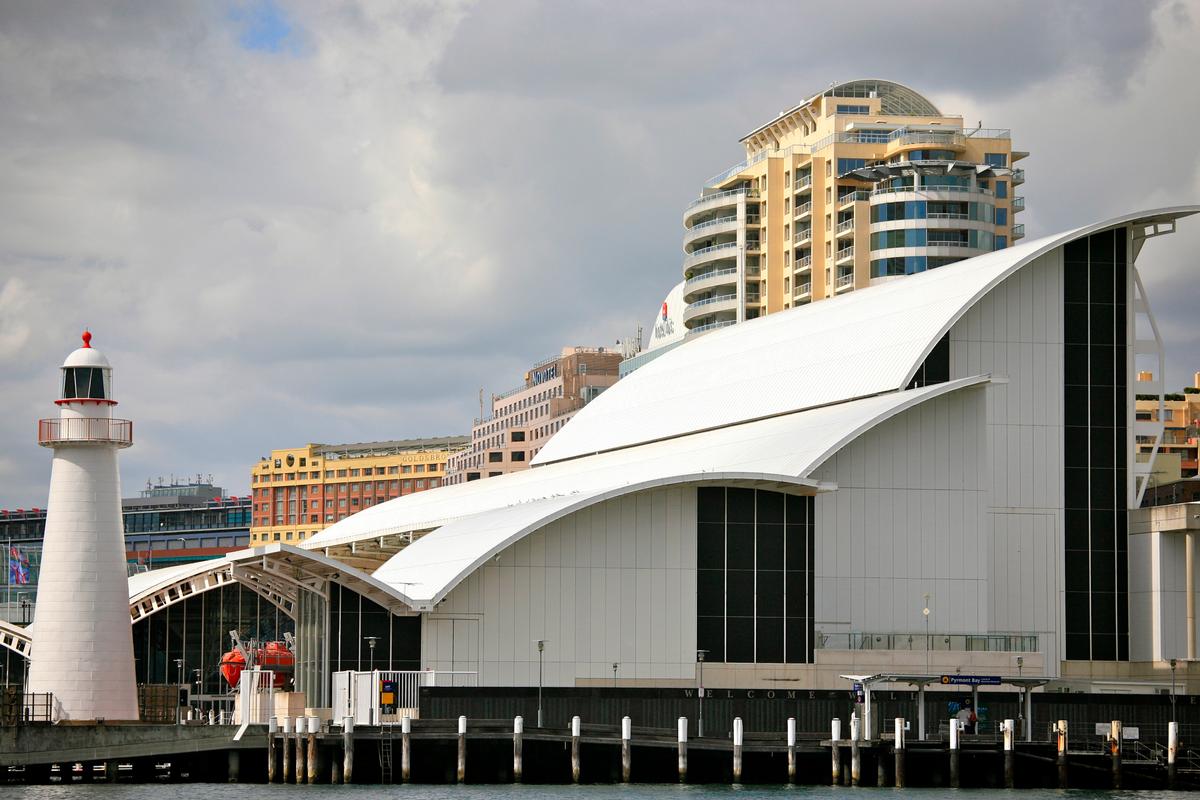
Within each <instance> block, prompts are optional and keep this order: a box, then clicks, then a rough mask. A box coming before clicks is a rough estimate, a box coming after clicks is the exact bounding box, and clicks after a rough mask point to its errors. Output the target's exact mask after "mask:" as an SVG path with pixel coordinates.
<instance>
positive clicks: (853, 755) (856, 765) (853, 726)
mask: <svg viewBox="0 0 1200 800" xmlns="http://www.w3.org/2000/svg"><path fill="white" fill-rule="evenodd" d="M860 725H861V723H860V722H859V720H858V715H857V714H851V715H850V785H851V786H858V781H859V778H860V777H861V767H862V760H861V758H860V756H859V752H858V737H859V728H860Z"/></svg>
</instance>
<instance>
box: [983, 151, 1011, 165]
mask: <svg viewBox="0 0 1200 800" xmlns="http://www.w3.org/2000/svg"><path fill="white" fill-rule="evenodd" d="M983 163H985V164H987V165H988V166H992V167H1007V166H1008V153H984V154H983Z"/></svg>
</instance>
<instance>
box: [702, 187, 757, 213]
mask: <svg viewBox="0 0 1200 800" xmlns="http://www.w3.org/2000/svg"><path fill="white" fill-rule="evenodd" d="M736 195H746V196H747V197H758V190H757V189H747V188H744V187H743V188H741V189H728V190H726V191H724V192H714V193H712V194H706V195H703V196H702V197H697V198H696V199H695V200H693V201H692V202H690V203H688V209H692V208H695V207H696V206H698V205H701V204H702V203H709V202H712V201H714V200H721V199H723V198H733V197H735V196H736Z"/></svg>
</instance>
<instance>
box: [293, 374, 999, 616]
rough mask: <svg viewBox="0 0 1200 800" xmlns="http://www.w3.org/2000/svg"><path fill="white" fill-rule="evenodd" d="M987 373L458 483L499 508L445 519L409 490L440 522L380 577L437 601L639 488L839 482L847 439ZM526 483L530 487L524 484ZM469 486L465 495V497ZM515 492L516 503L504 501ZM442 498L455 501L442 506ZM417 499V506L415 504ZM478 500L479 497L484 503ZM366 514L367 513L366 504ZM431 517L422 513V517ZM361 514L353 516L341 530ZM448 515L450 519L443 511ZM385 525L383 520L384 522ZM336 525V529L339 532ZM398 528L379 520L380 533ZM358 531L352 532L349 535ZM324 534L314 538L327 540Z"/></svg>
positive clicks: (418, 514)
mask: <svg viewBox="0 0 1200 800" xmlns="http://www.w3.org/2000/svg"><path fill="white" fill-rule="evenodd" d="M986 381H987V378H983V377H980V378H970V379H965V380H959V381H952V382H948V383H942V384H935V385H933V386H927V387H923V388H920V389H913V390H910V391H905V392H892V393H890V394H886V395H880V396H878V397H871V398H866V399H863V400H857V401H854V402H851V403H840V404H837V405H831V406H827V407H824V408H818V409H813V410H810V411H804V412H800V413H795V414H787V415H784V416H779V417H773V418H770V419H764V420H759V421H756V422H749V423H745V424H743V425H737V426H732V427H726V428H721V429H719V430H713V431H706V432H703V433H697V434H693V435H691V436H686V437H682V438H679V439H673V440H671V441H666V442H656V443H653V444H647V445H641V446H639V447H634V448H630V449H628V450H622V451H619V452H615V453H605V454H602V455H598V456H593V457H592V458H588V459H584V460H581V461H577V462H570V463H567V464H557V465H550V466H548V467H544V468H542V469H538V470H527V471H526V472H523V473H515V474H510V475H504V476H499V477H496V478H488V479H487V480H483V481H474V482H471V483H468V484H463V485H460V486H455V487H448V488H449V489H457V488H464V489H476V490H477V491H476V493H477V494H483V493H484V492H485V490H486V495H487V497H488V500H489V502H488V503H487V504H488V505H490V506H491V507H490V508H487V509H480V510H477V511H474V513H471V514H467V515H460V516H458V517H456V518H453V519H451V521H449V522H446V523H444V524H442V522H441V521H440V520H436V519H435V518H437V517H439V516H441V515H445V514H450V513H453V509H455V508H456V507H459V506H460V503H458V502H456V501H455V499H454V498H452V497H451V493H450V492H448V491H447V492H442V490H434V491H431V492H425V493H424V494H425V495H427V496H430V498H431V499H433V498H432V496H433V495H436V494H444V495H445V499H444V500H442V501H440V503H426V504H424V505H425V506H426V509H425V510H424V512H423V513H422V511H420V510H417V509H412V508H409V507H408V506H407V505H406V504H405V503H404V502H403V501H405V500H407V499H409V498H415V497H419V496H420V495H408V496H407V497H403V498H398V499H397V500H392V501H389V502H388V503H385V504H384V505H383V506H380V507H379V508H381V509H387V507H388V506H392V508H391V509H390V510H388V511H387V512H385V514H377V515H376V516H377V517H384V516H385V515H386V516H389V517H391V518H392V519H391V520H390V521H392V522H401V521H402V520H403V523H402V524H404V525H405V526H406V527H407V528H408V529H413V530H417V529H421V528H431V527H435V526H438V529H437V530H436V531H434V532H433V533H431V534H428V535H426V536H424V537H422V538H420V539H417V540H416V541H415V542H413V543H412V544H411V545H409V546H408V547H406V548H405V549H403V550H401V551H400V552H399V553H397V554H396V555H394V556H392V557H391V559H389V560H388V561H387V563H385V564H384V565H383V566H381V567H380V568H379V569H378V570H376V571H375V573H374V575H373V577H374V578H376V579H377V580H380V581H382V582H384V583H387V584H390V585H392V586H403V587H404V591H405V592H406V593H407V594H408V596H409V597H410V598H412V600H413V601H414V602H415V603H416V606H415V607H417V608H423V609H429V608H432V607H433V606H434V605H436V604H437V603H438V602H440V601H441V600H442V598H444V597H445V596H446V594H447V593H449V592H450V591H451V590H452V589H453V588H454V587H455V586H457V585H458V583H459V582H460V581H462V580H463V579H464V578H466V577H467V576H468V575H470V574H471V573H472V572H473V571H474V570H475V569H476V568H477V567H478V566H479V565H481V564H482V563H484V562H485V561H487V559H489V558H491V557H492V556H493V555H495V554H496V553H499V552H500V551H501V550H503V549H504V548H505V547H508V546H509V545H510V544H512V543H513V542H516V541H518V540H519V539H521V538H522V537H524V536H526V535H528V534H529V533H532V532H533V531H535V530H537V529H538V528H541V527H543V526H545V525H547V524H549V523H550V522H553V521H554V520H556V519H559V518H560V517H563V516H565V515H567V514H569V513H571V512H573V511H576V510H578V509H581V508H584V507H586V506H589V505H592V504H594V503H598V502H601V501H603V500H608V499H611V498H614V497H619V496H621V495H625V494H630V493H632V492H636V491H641V490H644V489H648V488H653V487H658V486H669V485H672V484H680V483H687V484H692V485H694V484H697V483H705V482H716V483H721V484H723V485H728V484H731V483H739V482H747V483H751V484H756V485H763V484H773V485H775V486H777V487H787V486H791V487H793V491H797V492H800V493H803V494H815V493H816V492H819V491H823V490H828V489H833V488H836V487H834V486H832V485H827V484H826V485H822V484H820V483H818V482H817V481H814V480H812V479H811V478H810V477H809V476H810V475H811V473H812V472H813V470H815V469H816V468H817V467H819V466H820V465H821V464H822V463H823V462H824V461H825V460H826V459H827V458H828V457H829V456H830V455H832V454H833V453H835V452H837V451H838V450H839V449H841V448H842V447H843V446H845V444H846V443H848V442H850V441H852V440H853V439H855V438H856V437H857V436H859V435H860V434H861V433H862V432H863V431H864V430H867V429H869V428H871V427H874V426H875V425H877V424H879V423H880V422H882V421H883V420H885V419H888V418H889V417H891V416H893V415H895V414H897V413H899V412H901V411H903V410H905V409H907V408H911V407H912V406H914V405H917V404H919V403H921V402H924V401H925V400H928V399H930V398H933V397H937V396H939V395H943V394H946V393H948V392H954V391H958V390H961V389H965V388H969V387H973V386H980V385H982V384H983V383H985V382H986ZM525 476H532V477H534V478H541V479H543V480H545V479H547V478H550V479H551V482H552V485H553V486H555V487H557V488H559V489H562V488H563V484H562V480H563V479H564V478H565V479H567V481H569V482H570V483H577V485H578V488H577V489H575V490H574V491H558V492H554V493H546V494H544V495H543V496H540V497H533V496H530V495H529V494H528V493H527V492H524V491H517V489H518V487H516V486H514V484H515V481H513V480H511V479H513V478H517V477H525ZM519 488H520V489H525V488H527V487H519ZM461 494H462V493H456V495H455V496H457V497H461ZM505 500H508V502H504V501H505ZM441 503H444V504H446V505H445V506H444V507H439V506H440V505H441ZM408 505H411V504H408ZM475 507H476V508H478V505H476V506H475ZM364 513H365V512H364ZM423 515H424V516H425V517H426V519H425V520H424V521H422V516H423ZM360 516H363V514H362V513H360V514H356V515H355V516H354V517H350V518H348V519H347V520H346V521H345V523H339V524H338V525H337V526H335V528H340V527H342V525H345V524H346V523H349V522H350V521H351V520H354V519H356V518H358V517H360ZM441 519H445V517H444V516H441ZM376 525H378V521H377V522H376ZM335 528H329V529H327V530H328V531H330V532H332V531H334V529H335ZM385 532H388V531H385V530H380V529H378V528H376V535H378V534H380V533H385ZM346 535H348V532H345V531H343V532H342V534H341V536H335V537H331V538H339V539H340V538H343V537H344V536H346ZM321 539H322V535H321V534H318V536H317V537H315V538H314V539H313V540H312V544H311V545H310V546H319V545H320V544H322V542H321Z"/></svg>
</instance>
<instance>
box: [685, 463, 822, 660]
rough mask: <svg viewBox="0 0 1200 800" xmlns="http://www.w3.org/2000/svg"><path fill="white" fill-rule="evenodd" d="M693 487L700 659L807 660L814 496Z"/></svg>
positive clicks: (810, 633) (810, 627) (810, 639)
mask: <svg viewBox="0 0 1200 800" xmlns="http://www.w3.org/2000/svg"><path fill="white" fill-rule="evenodd" d="M696 493H697V512H698V513H697V562H696V565H697V569H698V574H697V585H696V614H697V619H696V647H697V648H698V649H700V650H706V651H708V653H707V655H706V656H705V660H707V661H718V662H728V663H743V664H747V663H768V664H779V663H790V664H805V663H811V662H812V657H813V615H812V614H813V532H814V518H813V514H814V503H813V498H812V497H797V496H794V495H788V494H783V493H781V492H768V491H761V490H756V489H734V488H724V487H700V488H699V489H697V490H696Z"/></svg>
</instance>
